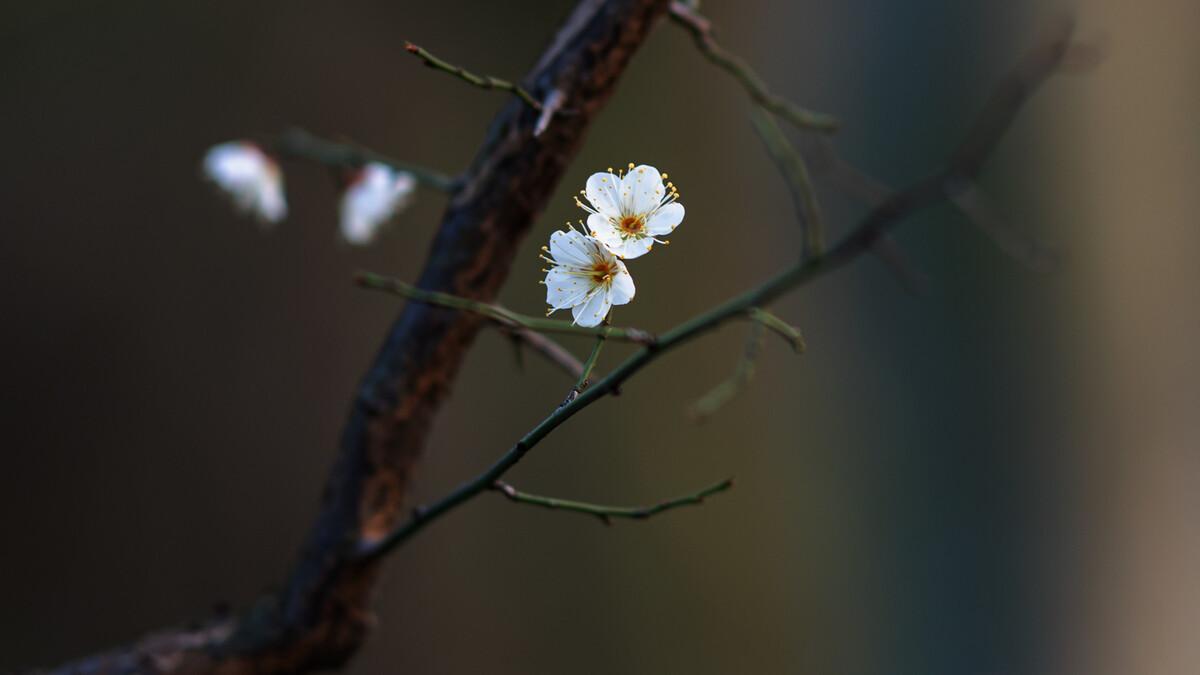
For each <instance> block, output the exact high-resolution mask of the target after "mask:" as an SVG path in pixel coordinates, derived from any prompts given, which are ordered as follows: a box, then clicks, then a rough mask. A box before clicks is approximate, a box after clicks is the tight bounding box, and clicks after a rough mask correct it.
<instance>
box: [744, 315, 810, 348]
mask: <svg viewBox="0 0 1200 675" xmlns="http://www.w3.org/2000/svg"><path fill="white" fill-rule="evenodd" d="M746 316H749V317H750V319H751V320H752V321H754V322H756V323H759V324H762V325H763V327H765V328H768V329H770V330H771V331H772V332H773V333H775V334H776V335H778V336H779V337H781V338H783V339H784V340H785V341H786V342H787V343H788V346H790V347H791V348H792V351H794V352H796V353H797V354H803V353H804V352H805V351H807V350H808V345H806V344H805V343H804V335H803V334H801V333H800V329H799V328H796V327H795V326H793V325H792V324H790V323H788V322H786V321H784V320H783V319H781V318H779V317H777V316H775V315H774V314H772V313H770V312H768V311H767V310H765V309H763V308H761V307H751V308H750V309H748V310H746Z"/></svg>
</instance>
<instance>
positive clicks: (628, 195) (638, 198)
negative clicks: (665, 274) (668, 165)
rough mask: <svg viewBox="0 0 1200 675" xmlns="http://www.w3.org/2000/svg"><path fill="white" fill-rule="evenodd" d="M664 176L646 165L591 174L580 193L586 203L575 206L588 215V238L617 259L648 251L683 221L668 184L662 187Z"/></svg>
mask: <svg viewBox="0 0 1200 675" xmlns="http://www.w3.org/2000/svg"><path fill="white" fill-rule="evenodd" d="M666 177H667V174H665V173H664V174H660V173H659V172H658V169H656V168H654V167H652V166H647V165H645V164H643V165H641V166H634V165H633V164H630V165H629V171H628V172H627V173H624V174H622V173H621V172H617V173H616V174H614V173H613V170H612V169H609V170H608V171H607V172H604V173H594V174H592V175H591V177H590V178H588V180H587V189H585V190H583V192H582V194H583V195H584V196H585V197H587V203H585V202H583V201H580V199H579V198H578V197H576V198H575V203H576V204H578V205H579V207H580V208H582V209H583V210H585V211H587V212H588V213H590V214H591V215H589V216H588V219H587V226H588V229H589V230H591V231H592V236H594V237H596V238H597V239H599V240H600V241H601V242H603V243H604V245H605V246H607V247H608V249H609V250H610V251H612V252H613V253H615V254H616V255H617V256H619V257H621V258H637V257H638V256H642V255H645V254H646V253H648V252H649V251H650V247H651V246H653V245H654V244H655V243H656V242H657V243H661V244H666V243H667V242H665V241H663V240H662V239H658V237H661V236H663V235H666V234H670V233H671V232H672V231H674V229H675V228H676V227H677V226H678V225H679V223H680V222H682V221H683V205H682V204H680V203H679V202H677V201H676V200H677V199H679V192H678V191H677V190H676V189H675V185H674V184H672V183H666V184H665V185H664V184H663V180H664V179H665V178H666Z"/></svg>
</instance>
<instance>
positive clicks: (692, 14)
mask: <svg viewBox="0 0 1200 675" xmlns="http://www.w3.org/2000/svg"><path fill="white" fill-rule="evenodd" d="M670 14H671V19H673V20H674V21H675V23H677V24H679V25H680V26H682V27H683V28H684V29H686V30H687V31H688V32H689V33H691V35H692V39H693V41H695V43H696V47H697V48H698V49H699V50H700V52H701V53H702V54H704V56H705V58H707V59H708V60H709V61H711V62H712V63H713V64H714V65H716V66H717V67H719V68H721V69H723V70H724V71H725V72H727V73H729V74H730V75H732V76H733V77H734V78H735V79H736V80H737V81H738V82H739V83H741V85H742V88H743V89H745V90H746V93H747V94H749V95H750V98H753V99H754V100H755V101H756V102H758V104H759V105H761V106H762V107H764V108H766V109H767V110H769V111H771V112H772V113H774V114H776V115H779V116H780V117H782V118H783V119H785V120H787V121H788V122H791V123H792V124H794V125H796V126H797V127H800V128H801V129H812V130H814V131H821V132H825V133H832V132H834V131H837V129H838V126H839V124H840V123H839V122H838V121H837V119H836V118H834V117H833V116H831V115H826V114H825V113H819V112H813V111H811V110H805V109H804V108H801V107H800V106H797V105H795V104H793V103H791V102H789V101H787V100H786V99H783V98H780V97H778V96H776V95H775V94H772V93H771V91H770V90H769V89H768V88H767V84H766V82H763V80H762V78H761V77H759V76H758V74H757V73H755V72H754V69H752V68H751V67H750V65H749V64H747V63H746V62H745V61H743V60H742V59H740V58H738V57H737V56H734V55H733V54H731V53H729V52H728V51H726V50H725V48H724V47H722V46H721V45H720V44H718V43H717V41H716V39H715V38H714V37H713V34H712V24H711V23H710V22H709V20H708V19H706V18H704V17H703V16H701V15H700V14H699V13H698V12H697V11H696V10H695V9H694V8H693V7H691V6H689V4H688V3H686V2H680V1H679V0H676V1H675V2H672V3H671V10H670Z"/></svg>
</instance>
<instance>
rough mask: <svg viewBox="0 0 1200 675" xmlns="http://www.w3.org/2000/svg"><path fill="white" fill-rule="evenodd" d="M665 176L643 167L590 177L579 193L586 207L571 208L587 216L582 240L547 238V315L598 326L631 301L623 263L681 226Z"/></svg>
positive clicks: (564, 235) (562, 234)
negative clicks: (567, 315)
mask: <svg viewBox="0 0 1200 675" xmlns="http://www.w3.org/2000/svg"><path fill="white" fill-rule="evenodd" d="M666 178H667V174H665V173H659V171H658V169H656V168H654V167H652V166H648V165H645V164H642V165H640V166H634V165H633V164H630V165H629V169H628V171H627V172H620V171H618V172H617V173H615V174H614V173H613V170H612V169H609V170H608V171H607V172H603V173H594V174H592V175H591V177H590V178H588V180H587V187H586V188H585V189H584V190H583V191H582V194H583V196H584V197H585V198H586V199H587V201H586V202H584V201H582V200H580V199H579V198H578V197H576V198H575V203H576V204H577V205H578V206H579V207H580V208H582V209H583V210H585V211H587V212H588V218H587V230H588V231H589V232H590V234H585V233H583V232H580V231H579V230H576V229H575V228H573V227H572V228H570V229H567V230H562V231H558V232H555V233H553V234H551V235H550V246H549V248H546V247H543V248H542V250H543V251H544V252H545V253H546V254H548V257H547V255H543V256H542V259H543V260H545V261H546V262H548V263H550V264H551V267H550V269H548V270H545V272H546V279H545V281H544V282H543V283H544V284H546V304H548V305H550V310H549V311H548V312H546V314H547V315H549V314H552V313H554V312H556V311H558V310H560V309H568V308H569V309H570V310H571V315H572V316H573V317H574V319H575V321H574V322H575V323H576V324H578V325H580V326H587V327H591V326H597V325H599V324H600V323H601V322H603V321H604V320H605V319H606V318H607V317H608V313H609V311H611V310H612V306H613V305H624V304H626V303H628V302H629V301H630V300H632V299H633V295H634V292H635V288H634V285H633V277H632V276H630V274H629V270H628V269H626V267H625V263H624V262H623V260H626V259H632V258H638V257H641V256H643V255H646V254H647V253H649V252H650V249H651V248H652V247H653V246H654V244H656V243H661V244H666V243H667V242H666V241H664V240H662V239H660V238H659V237H663V236H665V235H667V234H670V233H671V232H673V231H674V230H675V228H676V227H678V226H679V223H681V222H683V205H682V204H680V203H679V202H678V201H677V200H678V199H679V192H678V191H677V190H676V189H675V185H674V184H672V183H669V182H667V183H664V181H665V180H666Z"/></svg>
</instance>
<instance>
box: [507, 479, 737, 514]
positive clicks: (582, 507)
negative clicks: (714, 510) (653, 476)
mask: <svg viewBox="0 0 1200 675" xmlns="http://www.w3.org/2000/svg"><path fill="white" fill-rule="evenodd" d="M731 487H733V479H732V478H726V479H725V480H723V481H721V482H719V483H714V484H713V485H710V486H708V487H706V488H704V489H702V490H699V491H697V492H693V493H691V494H686V495H683V496H681V497H676V498H674V499H668V500H666V501H661V502H658V503H657V504H652V505H650V506H606V505H603V504H589V503H587V502H578V501H575V500H572V499H559V498H558V497H544V496H542V495H535V494H530V493H528V492H521V491H520V490H518V489H516V488H514V487H513V486H511V485H509V484H508V483H505V482H504V481H496V482H495V483H494V484H493V485H492V489H493V490H495V491H496V492H499V493H500V494H502V495H504V496H505V497H506V498H507V499H508V500H509V501H512V502H516V503H518V504H527V505H529V506H538V507H541V508H544V509H553V510H557V511H571V512H573V513H582V514H585V515H589V516H595V517H596V518H599V519H600V522H602V523H604V524H605V525H612V520H613V518H625V519H630V520H645V519H647V518H652V517H654V516H656V515H658V514H660V513H663V512H664V511H670V510H672V509H677V508H679V507H681V506H699V505H701V504H703V503H704V500H705V499H706V498H707V497H711V496H713V495H715V494H719V493H721V492H725V491H726V490H728V489H729V488H731Z"/></svg>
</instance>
